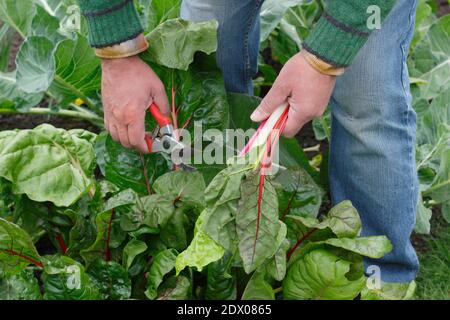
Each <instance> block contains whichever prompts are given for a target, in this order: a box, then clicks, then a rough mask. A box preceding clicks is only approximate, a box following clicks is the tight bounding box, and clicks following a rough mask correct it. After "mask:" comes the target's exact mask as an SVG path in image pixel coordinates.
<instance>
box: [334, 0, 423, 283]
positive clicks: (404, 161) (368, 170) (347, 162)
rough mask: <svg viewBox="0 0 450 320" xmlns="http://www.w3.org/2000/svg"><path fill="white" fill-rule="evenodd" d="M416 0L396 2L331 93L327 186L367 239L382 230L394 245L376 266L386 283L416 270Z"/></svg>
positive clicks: (372, 262) (406, 277)
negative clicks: (412, 86)
mask: <svg viewBox="0 0 450 320" xmlns="http://www.w3.org/2000/svg"><path fill="white" fill-rule="evenodd" d="M415 5H416V1H413V0H398V1H397V5H396V7H395V9H393V11H392V12H391V14H390V16H389V17H388V18H387V19H386V21H385V23H384V24H383V26H382V29H381V30H378V31H375V32H374V34H372V35H371V37H370V39H369V41H368V43H367V44H366V46H365V47H364V48H363V49H362V51H361V52H360V53H359V54H358V56H357V58H356V60H355V61H354V62H353V64H352V65H351V67H350V68H349V69H348V70H347V72H346V73H345V74H344V75H343V76H342V77H340V78H339V79H338V81H337V86H336V89H335V91H334V94H333V97H332V103H331V105H332V138H331V150H330V184H331V193H332V200H333V203H338V202H340V201H342V200H345V199H350V200H351V201H352V202H353V204H354V206H355V207H356V208H357V209H358V211H359V213H360V215H361V219H362V224H363V230H362V233H363V235H365V236H369V235H386V236H387V237H388V238H389V239H390V240H391V242H392V244H393V246H394V249H393V251H392V252H391V253H389V254H388V255H386V256H385V257H384V258H382V259H379V260H371V259H367V260H366V261H365V266H366V268H367V267H368V266H369V265H377V266H379V267H380V270H381V278H382V280H383V281H386V282H409V281H411V280H412V279H414V278H415V276H416V273H417V270H418V260H417V256H416V253H415V251H414V249H413V247H412V245H411V242H410V235H411V232H412V230H413V227H414V224H415V212H416V210H415V209H416V202H417V195H418V182H417V175H416V164H415V133H416V114H415V112H414V110H413V109H412V107H411V95H410V91H409V80H408V71H407V66H406V58H407V55H408V47H409V43H410V40H411V37H412V33H413V27H414V19H415Z"/></svg>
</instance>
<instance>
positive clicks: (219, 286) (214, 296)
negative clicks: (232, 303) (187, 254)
mask: <svg viewBox="0 0 450 320" xmlns="http://www.w3.org/2000/svg"><path fill="white" fill-rule="evenodd" d="M233 260H234V255H232V254H230V253H225V254H224V255H223V257H222V258H221V259H219V260H217V261H215V262H213V263H211V264H209V265H208V267H207V269H206V270H207V272H206V274H207V285H206V292H205V299H206V300H235V299H236V294H237V288H236V274H235V272H230V271H231V267H232V264H233Z"/></svg>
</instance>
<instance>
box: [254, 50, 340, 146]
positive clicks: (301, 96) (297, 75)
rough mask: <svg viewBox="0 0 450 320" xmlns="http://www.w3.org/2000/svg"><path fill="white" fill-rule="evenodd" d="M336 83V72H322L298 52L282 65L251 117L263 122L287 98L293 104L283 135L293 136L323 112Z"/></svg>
mask: <svg viewBox="0 0 450 320" xmlns="http://www.w3.org/2000/svg"><path fill="white" fill-rule="evenodd" d="M335 84H336V77H335V76H329V75H325V74H322V73H320V72H319V71H317V70H316V69H314V68H313V67H312V66H311V65H310V64H309V63H308V62H307V61H306V60H305V58H304V57H303V54H302V53H298V54H296V55H295V56H293V57H292V58H291V59H290V60H289V61H288V62H287V63H286V64H285V65H284V67H283V69H281V72H280V74H279V76H278V78H277V79H276V80H275V82H274V84H273V86H272V88H271V90H270V91H269V92H268V93H267V95H266V97H265V98H264V99H263V100H262V102H261V104H260V105H259V107H258V108H257V109H256V110H255V111H254V112H253V114H252V115H251V119H252V120H253V121H255V122H261V121H263V120H265V119H267V118H268V117H269V116H270V115H271V113H272V112H273V111H274V110H275V109H276V108H277V107H278V106H280V105H281V104H282V103H284V102H286V101H287V102H288V103H289V105H290V108H289V114H288V121H287V123H286V127H285V129H284V131H283V135H284V136H286V137H293V136H295V135H296V134H297V132H299V131H300V129H301V128H302V127H303V126H304V125H305V124H306V123H308V122H309V121H311V120H312V119H314V118H317V117H320V116H321V115H323V113H324V112H325V110H326V108H327V105H328V102H329V100H330V97H331V94H332V93H333V89H334V86H335Z"/></svg>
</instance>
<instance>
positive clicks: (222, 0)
mask: <svg viewBox="0 0 450 320" xmlns="http://www.w3.org/2000/svg"><path fill="white" fill-rule="evenodd" d="M262 2H263V0H183V3H182V6H181V17H182V18H183V19H186V20H191V21H206V20H211V19H215V20H217V21H218V22H219V30H218V48H217V64H218V65H219V67H220V69H221V70H222V72H223V75H224V78H225V86H226V88H227V90H228V91H229V92H239V93H248V94H253V85H252V78H253V77H254V75H255V74H256V72H257V64H258V63H257V62H258V51H259V29H260V28H259V24H260V20H259V12H260V8H261V4H262Z"/></svg>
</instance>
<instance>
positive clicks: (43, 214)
mask: <svg viewBox="0 0 450 320" xmlns="http://www.w3.org/2000/svg"><path fill="white" fill-rule="evenodd" d="M50 218H51V217H50V213H49V208H48V206H47V205H46V204H45V203H40V202H36V201H32V200H30V199H29V198H28V197H27V196H26V195H24V194H22V195H19V196H17V197H16V199H15V201H14V221H15V222H16V224H17V225H19V226H20V227H21V228H22V229H23V230H24V231H25V232H27V233H28V234H29V235H30V237H31V239H32V241H33V243H36V241H38V240H39V239H40V238H41V237H42V235H43V234H44V233H45V231H46V230H47V229H48V228H47V223H48V221H49V220H50Z"/></svg>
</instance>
